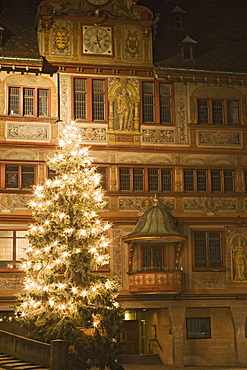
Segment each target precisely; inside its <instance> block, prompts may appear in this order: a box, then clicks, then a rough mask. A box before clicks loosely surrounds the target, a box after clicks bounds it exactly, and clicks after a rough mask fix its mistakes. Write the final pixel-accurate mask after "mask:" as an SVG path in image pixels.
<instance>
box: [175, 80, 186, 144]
mask: <svg viewBox="0 0 247 370" xmlns="http://www.w3.org/2000/svg"><path fill="white" fill-rule="evenodd" d="M185 96H186V87H185V86H184V85H182V84H178V86H177V126H178V131H177V137H178V142H179V143H185V142H186V141H187V131H186V125H185V122H186V109H185V107H186V105H187V104H186V101H185Z"/></svg>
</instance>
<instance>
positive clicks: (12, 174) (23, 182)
mask: <svg viewBox="0 0 247 370" xmlns="http://www.w3.org/2000/svg"><path fill="white" fill-rule="evenodd" d="M34 184H35V166H29V165H12V164H11V165H7V164H6V165H5V188H6V189H31V188H32V185H34Z"/></svg>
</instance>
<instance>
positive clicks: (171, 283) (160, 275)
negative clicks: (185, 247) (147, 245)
mask: <svg viewBox="0 0 247 370" xmlns="http://www.w3.org/2000/svg"><path fill="white" fill-rule="evenodd" d="M182 274H183V272H182V271H177V270H176V271H139V272H137V271H135V272H129V291H130V292H131V293H145V292H146V293H179V292H180V291H181V290H182Z"/></svg>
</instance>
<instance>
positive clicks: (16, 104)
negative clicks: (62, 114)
mask: <svg viewBox="0 0 247 370" xmlns="http://www.w3.org/2000/svg"><path fill="white" fill-rule="evenodd" d="M8 114H10V115H11V114H17V115H22V116H36V117H40V116H49V89H44V88H38V87H22V86H10V87H9V88H8Z"/></svg>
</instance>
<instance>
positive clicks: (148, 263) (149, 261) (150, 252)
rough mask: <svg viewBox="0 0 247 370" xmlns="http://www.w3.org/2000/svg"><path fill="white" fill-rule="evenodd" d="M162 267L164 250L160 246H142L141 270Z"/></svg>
mask: <svg viewBox="0 0 247 370" xmlns="http://www.w3.org/2000/svg"><path fill="white" fill-rule="evenodd" d="M163 268H164V251H163V248H162V247H159V246H156V247H151V246H148V247H143V248H142V270H161V269H163Z"/></svg>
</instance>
